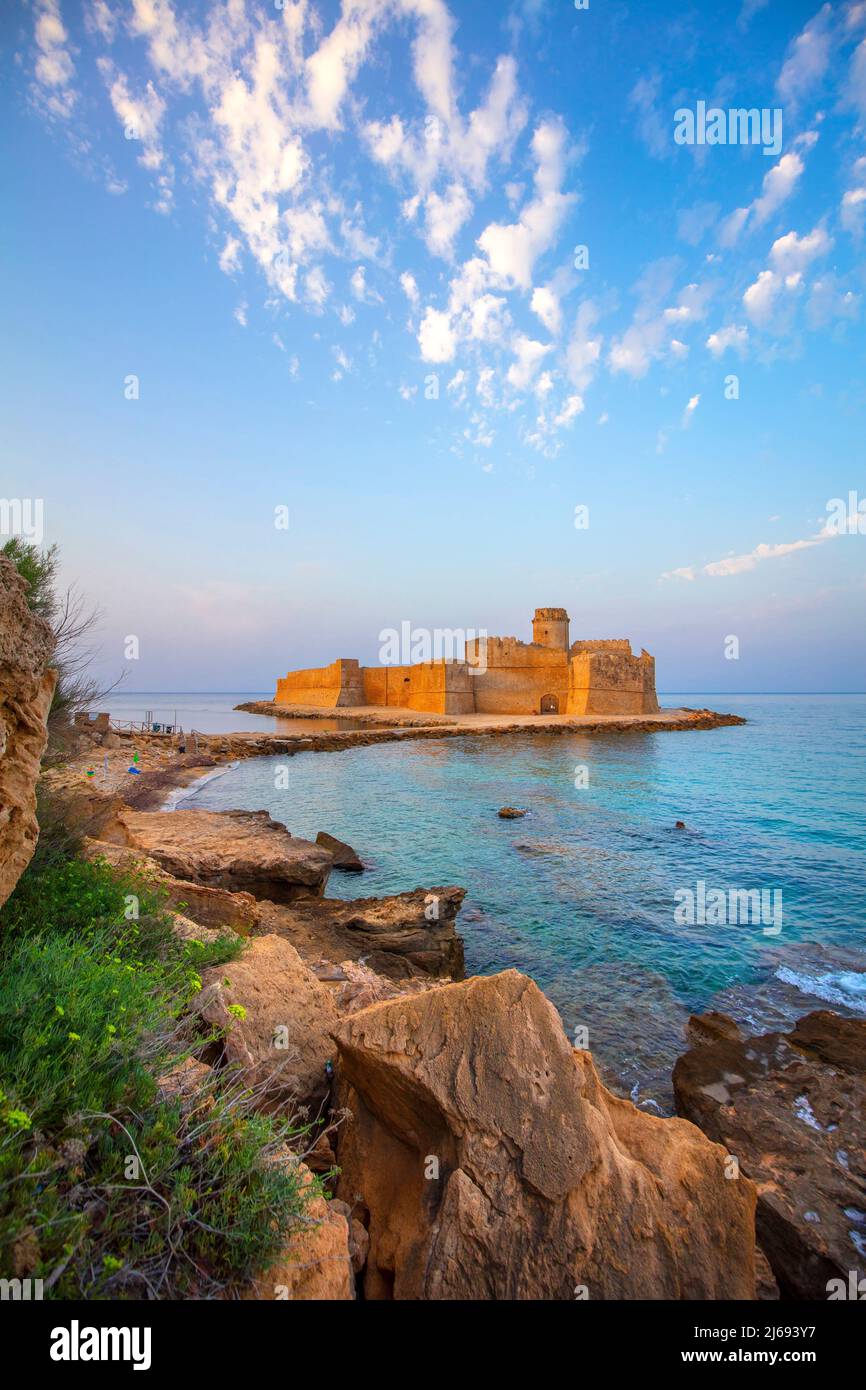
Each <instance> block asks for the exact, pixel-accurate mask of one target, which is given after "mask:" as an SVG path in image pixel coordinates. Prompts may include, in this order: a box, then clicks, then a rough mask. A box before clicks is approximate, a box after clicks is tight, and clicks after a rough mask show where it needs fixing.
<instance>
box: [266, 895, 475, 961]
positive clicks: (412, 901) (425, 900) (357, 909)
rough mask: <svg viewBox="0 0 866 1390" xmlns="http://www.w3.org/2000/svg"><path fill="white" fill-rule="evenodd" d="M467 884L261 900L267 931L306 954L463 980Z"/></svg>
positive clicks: (307, 955)
mask: <svg viewBox="0 0 866 1390" xmlns="http://www.w3.org/2000/svg"><path fill="white" fill-rule="evenodd" d="M465 896H466V891H465V889H463V888H454V887H451V888H416V889H414V890H413V891H412V892H410V893H397V894H395V895H394V896H393V897H390V898H353V899H350V900H349V901H344V900H342V899H339V898H316V899H313V898H306V899H304V900H298V901H296V902H293V903H291V904H290V905H289V906H288V907H273V906H271V904H269V903H263V904H260V910H261V921H262V927H263V929H264V930H267V931H273V932H278V933H279V935H280V936H285V937H287V938H288V940H289V941H291V942H292V943H293V945H295V946H296V947H297V948H298V950H299V951H300V952H301V955H303V956H306V957H318V956H324V957H325V959H326V960H330V961H333V962H334V964H335V965H339V964H340V963H341V962H342V961H346V960H353V961H360V962H361V963H362V964H364V965H367V966H369V968H370V969H371V970H373V971H374V972H375V973H376V974H377V975H385V976H388V977H390V978H391V979H395V980H400V979H407V978H409V977H411V976H413V975H421V976H424V975H428V976H434V977H443V976H444V977H447V978H449V979H452V980H462V978H463V974H464V965H463V942H462V940H461V939H460V937H459V936H458V935H457V929H456V926H455V919H456V917H457V913H458V912H459V910H460V904H461V903H462V902H463V899H464V897H465Z"/></svg>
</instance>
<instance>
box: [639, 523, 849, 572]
mask: <svg viewBox="0 0 866 1390" xmlns="http://www.w3.org/2000/svg"><path fill="white" fill-rule="evenodd" d="M836 534H837V533H836V532H834V531H830V530H826V529H822V530H821V531H819V532H818V534H817V535H815V536H809V537H807V538H806V539H805V540H798V541H786V542H782V543H781V544H778V545H768V544H767V543H766V542H765V541H762V542H761V544H760V545H756V546H755V548H754V550H750V551H748V552H747V553H746V554H744V555H726V556H725V558H724V559H723V560H713V561H711V562H710V564H708V565H703V566H702V567H701V568H700V569H699V570H698V569H696V568H695V567H693V566H683V567H682V568H680V569H675V570H668V571H667V572H666V573H665V574H663V575H662V576H661V578H662V579H687V580H693V579H695V578H696V576H697V575H698V574H702V575H706V576H707V577H708V578H710V579H727V578H730V577H731V576H732V575H736V574H747V573H748V572H749V571H750V570H753V569H756V568H757V566H758V565H760V564H763V563H764V561H766V560H780V559H783V558H784V557H785V556H786V555H794V554H796V553H797V552H799V551H801V550H812V549H814V547H815V546H817V545H822V544H823V543H824V541H828V540H832V539H833V537H834V535H836Z"/></svg>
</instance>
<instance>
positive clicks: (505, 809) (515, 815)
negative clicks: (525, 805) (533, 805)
mask: <svg viewBox="0 0 866 1390" xmlns="http://www.w3.org/2000/svg"><path fill="white" fill-rule="evenodd" d="M525 815H526V812H525V811H522V810H521V809H520V807H519V806H502V807H501V808H500V811H499V819H500V820H520V817H521V816H525Z"/></svg>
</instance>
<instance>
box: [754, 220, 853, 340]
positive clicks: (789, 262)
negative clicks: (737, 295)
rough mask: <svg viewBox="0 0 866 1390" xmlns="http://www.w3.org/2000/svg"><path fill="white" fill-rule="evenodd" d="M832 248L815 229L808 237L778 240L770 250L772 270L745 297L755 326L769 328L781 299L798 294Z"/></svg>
mask: <svg viewBox="0 0 866 1390" xmlns="http://www.w3.org/2000/svg"><path fill="white" fill-rule="evenodd" d="M832 245H833V242H832V240H831V238H830V237H829V236H828V235H827V233H826V232H825V231H824V228H823V227H815V228H814V230H813V231H811V232H809V234H808V235H807V236H802V237H801V236H798V235H797V233H796V232H793V231H792V232H786V234H785V235H784V236H780V237H777V238H776V240H775V241H774V242H773V245H772V246H771V247H770V261H771V263H772V268H770V267H768V268H767V269H765V270H762V271H761V272H760V274H759V275H758V278H757V280H755V282H754V283H753V284H751V285H750V286H749V288H748V289H747V290H746V292H745V294H744V295H743V307H744V309H745V311H746V313H747V314H748V316H749V318H750V319H751V320H752V322H753V323H754V324H756V325H757V326H758V327H760V328H767V327H769V326H770V324H771V323H772V321H773V318H774V316H775V313H776V310H777V308H778V306H779V303H780V298H781V296H783V295H785V294H788V293H791V292H796V291H799V290H800V289H801V288H802V285H803V276H804V274H805V272H806V271H807V269H808V268H809V266H810V265H811V263H812V261H814V260H815V259H817V258H818V257H819V256H824V255H826V254H827V252H828V251H829V250H830V249H831V247H832Z"/></svg>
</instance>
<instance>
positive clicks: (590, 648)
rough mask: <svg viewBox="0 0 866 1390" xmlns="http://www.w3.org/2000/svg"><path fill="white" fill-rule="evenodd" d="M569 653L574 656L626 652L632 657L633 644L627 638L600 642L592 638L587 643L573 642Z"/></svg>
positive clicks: (605, 639) (612, 638) (607, 639)
mask: <svg viewBox="0 0 866 1390" xmlns="http://www.w3.org/2000/svg"><path fill="white" fill-rule="evenodd" d="M569 651H570V652H571V653H572V654H575V653H578V652H624V653H625V655H626V656H631V642H630V641H629V640H628V638H627V637H608V638H604V639H600V640H596V639H595V638H590V639H588V640H586V641H584V640H581V641H578V642H572V644H571V647H570V648H569Z"/></svg>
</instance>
